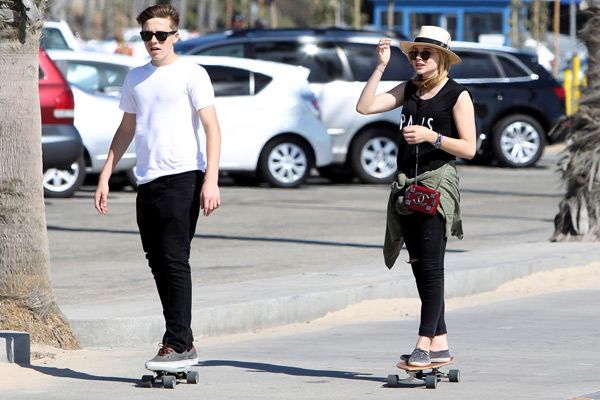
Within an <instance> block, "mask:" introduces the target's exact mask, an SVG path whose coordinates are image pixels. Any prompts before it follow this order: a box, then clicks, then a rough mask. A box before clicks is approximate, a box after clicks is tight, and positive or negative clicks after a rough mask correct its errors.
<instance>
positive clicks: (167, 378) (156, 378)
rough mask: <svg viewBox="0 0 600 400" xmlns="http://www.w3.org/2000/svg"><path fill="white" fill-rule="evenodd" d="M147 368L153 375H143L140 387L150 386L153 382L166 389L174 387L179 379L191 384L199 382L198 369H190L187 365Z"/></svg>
mask: <svg viewBox="0 0 600 400" xmlns="http://www.w3.org/2000/svg"><path fill="white" fill-rule="evenodd" d="M148 370H149V371H152V372H153V373H154V375H143V376H142V381H141V383H140V385H141V386H142V387H146V388H151V387H152V386H153V385H154V384H158V385H162V386H163V387H164V388H167V389H174V388H175V386H176V385H177V383H178V382H179V381H185V382H187V383H192V384H197V383H198V382H200V374H198V371H190V366H189V365H188V366H185V367H181V368H174V369H169V370H164V369H156V370H155V369H148Z"/></svg>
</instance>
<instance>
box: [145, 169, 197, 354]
mask: <svg viewBox="0 0 600 400" xmlns="http://www.w3.org/2000/svg"><path fill="white" fill-rule="evenodd" d="M203 181H204V174H203V173H202V172H201V171H190V172H184V173H181V174H175V175H168V176H163V177H160V178H157V179H155V180H153V181H151V182H148V183H146V184H143V185H140V186H139V187H138V193H137V200H136V211H137V223H138V227H139V229H140V236H141V238H142V246H143V247H144V251H145V252H146V258H147V259H148V265H149V266H150V269H151V270H152V275H153V276H154V281H155V283H156V288H157V289H158V295H159V297H160V302H161V304H162V308H163V315H164V317H165V325H166V331H165V333H164V335H163V343H164V344H168V346H169V347H170V348H172V349H173V350H175V351H176V352H178V353H181V352H183V351H186V350H189V349H190V348H191V347H192V343H193V341H194V337H193V334H192V327H191V323H192V277H191V272H190V264H189V259H190V244H191V241H192V238H193V237H194V232H195V231H196V222H197V221H198V216H199V214H200V190H201V189H202V184H203Z"/></svg>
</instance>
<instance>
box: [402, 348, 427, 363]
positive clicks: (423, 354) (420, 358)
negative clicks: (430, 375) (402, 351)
mask: <svg viewBox="0 0 600 400" xmlns="http://www.w3.org/2000/svg"><path fill="white" fill-rule="evenodd" d="M406 363H407V364H408V365H412V366H414V367H426V366H428V365H429V364H431V360H430V359H429V352H428V351H425V350H421V349H419V348H418V347H417V348H416V349H414V350H413V352H412V354H411V355H410V358H409V359H408V361H407V362H406Z"/></svg>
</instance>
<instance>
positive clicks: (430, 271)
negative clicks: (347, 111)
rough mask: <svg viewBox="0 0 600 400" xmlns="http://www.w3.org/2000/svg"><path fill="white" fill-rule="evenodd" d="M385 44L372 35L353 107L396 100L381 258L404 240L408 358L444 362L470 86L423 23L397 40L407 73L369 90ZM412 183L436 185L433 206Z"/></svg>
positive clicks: (471, 147) (384, 57) (469, 151)
mask: <svg viewBox="0 0 600 400" xmlns="http://www.w3.org/2000/svg"><path fill="white" fill-rule="evenodd" d="M390 44H391V39H388V38H383V39H381V40H380V41H379V44H378V46H377V55H378V60H377V65H376V66H375V70H374V71H373V74H372V75H371V77H370V78H369V80H368V81H367V83H366V85H365V87H364V89H363V91H362V94H361V96H360V98H359V100H358V103H357V105H356V110H357V111H358V112H359V113H361V114H374V113H381V112H385V111H389V110H392V109H394V108H397V107H402V116H401V120H400V132H399V135H398V156H397V165H398V171H397V174H396V176H395V178H394V182H393V183H392V188H391V193H390V197H389V201H388V207H387V224H386V235H385V243H384V259H385V263H386V265H387V267H388V268H392V266H393V265H394V263H395V261H396V259H397V257H398V255H399V253H400V249H401V248H402V246H403V244H405V245H406V248H407V250H408V258H409V260H408V262H409V263H410V264H411V267H412V272H413V275H414V277H415V280H416V284H417V291H418V293H419V297H420V299H421V319H420V325H419V332H418V334H419V337H418V339H417V342H416V345H415V349H414V351H413V352H412V354H410V356H409V357H408V365H413V366H426V365H429V364H431V363H432V362H445V361H450V350H449V346H448V338H447V330H446V324H445V321H444V255H445V251H446V242H447V238H448V236H449V235H453V236H456V237H458V238H460V239H462V235H463V232H462V223H461V217H460V205H459V201H460V193H459V188H458V175H457V171H456V167H455V165H454V160H455V158H456V157H460V158H465V159H471V158H473V156H474V155H475V145H476V134H475V115H474V108H473V102H472V99H471V96H470V94H469V92H468V91H467V90H466V89H465V88H464V87H463V86H461V85H459V84H458V83H456V82H455V81H454V80H453V79H452V78H450V77H449V76H448V71H449V69H450V66H451V65H453V64H457V63H459V62H460V61H461V60H460V57H458V56H457V55H456V54H455V53H454V52H452V50H450V34H449V33H448V32H447V31H446V30H444V29H442V28H440V27H437V26H423V27H421V29H420V31H419V34H418V35H417V37H416V38H415V39H414V41H412V42H409V41H403V42H401V43H400V48H401V49H402V52H403V53H404V54H406V56H407V57H408V59H409V62H410V63H411V65H412V67H413V68H414V70H415V75H414V77H413V78H412V79H411V80H410V81H408V82H404V83H402V84H400V85H398V86H396V87H394V88H393V89H391V90H389V91H387V92H385V93H381V94H377V95H376V94H375V92H376V89H377V85H378V84H379V81H380V80H381V76H382V75H383V73H384V71H385V69H386V68H387V67H388V63H389V61H390ZM415 178H416V179H417V182H415ZM415 183H416V184H417V185H419V186H425V187H427V188H429V189H434V190H436V191H437V192H438V197H439V198H440V199H441V200H440V203H439V205H438V206H437V211H435V205H433V204H427V202H425V204H423V202H422V200H423V199H422V198H421V199H420V200H419V201H416V200H415V198H414V197H410V192H411V191H410V190H409V191H408V192H407V189H408V188H409V187H410V186H411V185H412V184H415ZM412 189H413V188H411V190H412ZM414 189H418V186H417V187H416V188H414ZM405 195H406V196H405ZM411 202H412V203H419V205H422V206H423V205H426V206H428V205H431V206H432V207H434V208H433V214H430V213H428V212H423V210H422V209H419V210H414V208H409V206H410V205H411V204H410V203H411ZM407 203H408V204H407ZM429 210H431V209H430V208H429Z"/></svg>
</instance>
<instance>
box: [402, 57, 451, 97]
mask: <svg viewBox="0 0 600 400" xmlns="http://www.w3.org/2000/svg"><path fill="white" fill-rule="evenodd" d="M430 50H431V51H435V52H436V53H437V54H438V55H439V57H440V62H439V63H438V68H437V74H435V75H434V76H432V77H430V78H427V79H423V76H422V75H419V74H417V75H415V76H414V77H413V78H412V82H413V83H414V84H415V85H416V86H417V87H418V88H425V89H428V88H432V87H436V86H437V84H439V83H440V82H442V81H443V80H444V79H446V77H447V76H448V70H449V69H450V57H448V54H446V53H445V52H444V51H439V50H437V49H434V48H431V49H430ZM406 57H408V55H407V56H406ZM408 61H411V60H410V58H409V59H408Z"/></svg>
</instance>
